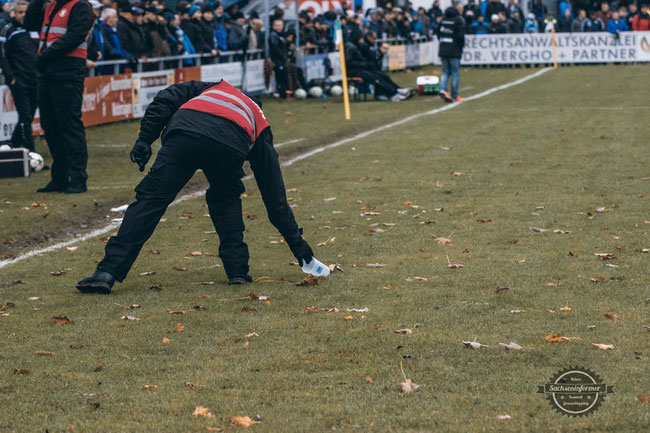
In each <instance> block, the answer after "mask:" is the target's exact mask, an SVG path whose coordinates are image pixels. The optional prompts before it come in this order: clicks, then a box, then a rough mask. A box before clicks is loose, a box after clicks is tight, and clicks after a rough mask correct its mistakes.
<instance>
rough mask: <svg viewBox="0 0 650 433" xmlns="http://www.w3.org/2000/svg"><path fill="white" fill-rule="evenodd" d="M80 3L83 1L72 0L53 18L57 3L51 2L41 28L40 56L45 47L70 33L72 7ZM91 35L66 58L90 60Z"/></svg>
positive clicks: (46, 9)
mask: <svg viewBox="0 0 650 433" xmlns="http://www.w3.org/2000/svg"><path fill="white" fill-rule="evenodd" d="M80 1H81V0H72V1H69V2H68V3H66V4H64V5H63V6H62V7H61V9H59V10H58V11H57V12H56V14H55V15H54V17H52V10H53V9H54V7H55V6H56V1H51V2H50V3H48V4H47V6H46V7H45V18H44V19H43V26H42V27H41V38H40V43H39V45H38V52H39V54H40V52H41V50H42V49H43V45H45V46H46V47H49V46H50V45H52V44H53V43H54V42H56V41H58V40H59V39H61V38H62V37H63V35H65V34H66V32H67V31H68V19H69V18H70V10H72V7H73V6H74V5H76V4H77V3H79V2H80ZM50 17H51V18H52V21H50ZM48 27H49V31H48ZM46 34H47V41H46V40H45V35H46ZM89 35H90V32H88V35H86V39H85V40H84V41H83V42H82V43H81V44H79V46H78V47H77V48H75V49H74V50H72V51H70V52H69V53H67V54H66V56H68V57H79V58H81V59H86V58H88V36H89Z"/></svg>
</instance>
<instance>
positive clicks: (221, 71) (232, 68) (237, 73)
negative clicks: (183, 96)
mask: <svg viewBox="0 0 650 433" xmlns="http://www.w3.org/2000/svg"><path fill="white" fill-rule="evenodd" d="M219 80H226V81H227V82H228V83H230V84H231V85H233V86H236V87H237V86H241V80H242V64H241V62H233V63H219V64H217V65H206V66H201V81H209V82H213V81H219Z"/></svg>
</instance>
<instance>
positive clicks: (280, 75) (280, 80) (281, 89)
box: [273, 65, 289, 99]
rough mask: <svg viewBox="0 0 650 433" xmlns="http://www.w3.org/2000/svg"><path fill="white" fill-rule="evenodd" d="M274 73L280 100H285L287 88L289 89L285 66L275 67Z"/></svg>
mask: <svg viewBox="0 0 650 433" xmlns="http://www.w3.org/2000/svg"><path fill="white" fill-rule="evenodd" d="M273 71H274V72H275V84H276V86H277V88H278V93H279V94H280V98H281V99H286V98H287V87H289V72H288V71H287V65H276V66H275V68H274V69H273Z"/></svg>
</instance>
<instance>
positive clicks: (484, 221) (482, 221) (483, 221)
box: [476, 218, 492, 223]
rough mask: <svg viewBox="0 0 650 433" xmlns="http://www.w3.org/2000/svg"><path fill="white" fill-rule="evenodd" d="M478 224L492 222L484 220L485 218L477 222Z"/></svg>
mask: <svg viewBox="0 0 650 433" xmlns="http://www.w3.org/2000/svg"><path fill="white" fill-rule="evenodd" d="M476 222H477V223H491V222H492V220H484V219H483V218H479V219H477V220H476Z"/></svg>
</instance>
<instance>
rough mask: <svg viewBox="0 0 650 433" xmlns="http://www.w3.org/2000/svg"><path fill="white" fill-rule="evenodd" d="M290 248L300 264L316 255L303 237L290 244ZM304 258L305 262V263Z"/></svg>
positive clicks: (309, 260)
mask: <svg viewBox="0 0 650 433" xmlns="http://www.w3.org/2000/svg"><path fill="white" fill-rule="evenodd" d="M289 248H290V249H291V252H292V253H293V255H294V256H295V257H296V259H298V264H299V265H300V266H302V265H304V264H307V263H309V262H311V258H312V257H314V252H313V251H312V250H311V247H310V246H309V244H308V243H307V241H305V240H304V239H302V238H301V239H300V240H299V241H298V242H296V243H293V244H290V245H289ZM303 260H304V261H305V263H303Z"/></svg>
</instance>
